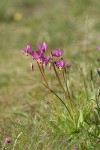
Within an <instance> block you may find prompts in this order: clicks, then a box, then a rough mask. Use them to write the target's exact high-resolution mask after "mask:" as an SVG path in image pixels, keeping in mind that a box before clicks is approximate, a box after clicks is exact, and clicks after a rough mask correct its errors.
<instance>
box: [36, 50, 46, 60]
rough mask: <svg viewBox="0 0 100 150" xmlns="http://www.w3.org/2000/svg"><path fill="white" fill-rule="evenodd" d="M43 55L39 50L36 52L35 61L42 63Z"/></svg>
mask: <svg viewBox="0 0 100 150" xmlns="http://www.w3.org/2000/svg"><path fill="white" fill-rule="evenodd" d="M43 57H44V56H43V54H42V53H41V52H39V51H38V50H36V51H35V52H34V59H35V60H36V61H38V62H41V61H42V59H43Z"/></svg>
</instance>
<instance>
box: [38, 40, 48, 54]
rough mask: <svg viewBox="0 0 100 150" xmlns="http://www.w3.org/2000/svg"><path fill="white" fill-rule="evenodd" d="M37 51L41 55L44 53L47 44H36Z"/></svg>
mask: <svg viewBox="0 0 100 150" xmlns="http://www.w3.org/2000/svg"><path fill="white" fill-rule="evenodd" d="M38 49H39V50H40V51H41V53H44V52H46V49H47V44H46V43H45V42H44V43H43V45H42V44H40V43H38Z"/></svg>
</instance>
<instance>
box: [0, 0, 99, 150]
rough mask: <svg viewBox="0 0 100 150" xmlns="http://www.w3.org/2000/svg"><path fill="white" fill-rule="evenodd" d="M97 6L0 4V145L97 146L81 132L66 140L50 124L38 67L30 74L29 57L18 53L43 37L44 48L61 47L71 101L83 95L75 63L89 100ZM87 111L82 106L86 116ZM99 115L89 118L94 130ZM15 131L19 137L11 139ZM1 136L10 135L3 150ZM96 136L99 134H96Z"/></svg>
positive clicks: (95, 63) (81, 1) (43, 148)
mask: <svg viewBox="0 0 100 150" xmlns="http://www.w3.org/2000/svg"><path fill="white" fill-rule="evenodd" d="M99 6H100V1H99V0H95V1H94V0H76V1H73V0H62V1H61V0H55V1H54V0H29V1H27V0H21V1H20V0H17V1H13V0H9V1H8V0H3V1H2V2H0V148H1V149H7V150H11V149H13V150H14V149H15V150H22V149H24V150H66V149H68V150H72V149H73V148H74V147H79V150H81V149H82V150H85V149H86V150H94V149H95V150H99V146H100V144H99V142H100V141H99V142H97V143H96V142H94V143H93V142H92V143H93V145H91V142H90V141H89V142H88V143H86V140H87V141H88V138H89V137H88V135H85V136H83V134H82V133H80V135H78V136H77V138H75V139H74V140H71V138H72V135H71V137H70V138H69V136H68V134H67V133H66V132H65V131H66V129H64V130H62V128H61V131H60V132H59V130H60V128H58V126H59V125H58V124H59V123H58V124H54V125H53V126H52V125H51V124H53V122H56V123H57V120H56V119H55V118H56V117H54V115H55V113H54V108H53V106H52V103H51V101H50V97H49V94H48V91H47V90H45V88H44V87H43V85H41V83H40V81H41V77H40V73H39V71H38V68H37V67H36V66H35V71H34V72H32V71H31V68H30V63H31V59H29V57H25V56H24V55H22V54H21V49H25V48H26V45H27V43H28V42H30V43H31V45H32V46H33V49H36V47H37V43H38V42H41V43H43V42H44V41H45V42H46V43H47V44H48V46H49V47H48V51H50V50H54V49H55V48H61V49H64V52H65V55H64V58H65V59H67V60H68V61H69V62H70V64H71V69H70V81H71V83H72V87H71V88H73V91H74V93H75V96H76V97H75V100H77V99H78V100H79V99H81V100H82V99H83V100H84V99H85V98H86V97H85V96H84V93H82V92H81V89H82V88H83V85H84V83H82V82H83V81H82V79H81V75H80V71H79V67H81V68H82V70H83V72H84V74H85V81H86V85H87V92H90V93H89V94H88V95H89V96H90V97H92V98H94V97H95V94H94V93H97V92H98V90H99V86H100V71H99V68H100V51H98V50H97V49H96V48H97V47H98V46H99V45H100V33H99V32H100V20H99V14H100V9H99ZM91 66H92V67H91ZM91 68H92V72H93V82H94V91H95V92H93V94H91V93H92V91H91V90H90V76H89V74H91ZM47 74H48V75H47V76H48V80H49V84H50V85H51V86H53V89H56V90H58V92H59V86H58V83H56V81H55V77H54V74H53V72H51V73H50V72H49V71H48V72H47ZM92 98H91V99H92ZM99 98H100V97H99ZM99 98H98V99H99ZM94 99H95V98H94ZM81 103H82V102H81ZM85 103H86V104H85ZM87 104H88V105H89V104H90V105H92V106H89V108H88V109H95V107H96V106H95V104H93V103H92V104H91V102H89V101H88V102H87V101H86V100H84V103H82V105H81V107H82V106H83V105H87ZM98 107H99V106H98ZM84 113H85V112H84ZM91 113H92V112H90V110H87V114H89V115H90V114H91ZM95 117H96V116H95ZM95 117H94V118H95ZM99 117H100V116H99ZM99 119H100V118H99ZM99 119H98V120H97V122H95V121H94V120H95V119H94V120H93V118H92V120H93V121H94V122H93V126H92V127H93V128H95V125H97V128H98V129H97V130H98V131H99V129H100V126H98V124H99V125H100V120H99ZM50 120H51V124H50V122H49V121H50ZM52 121H53V122H52ZM91 124H92V122H91ZM92 127H91V128H92ZM86 129H87V130H89V128H86ZM91 130H92V129H91ZM93 131H94V130H93ZM98 131H97V132H98ZM95 134H96V133H95ZM18 135H19V136H20V137H19V138H18V139H17V137H18ZM73 136H74V135H73ZM6 137H11V143H9V144H7V145H6V148H4V147H5V141H4V140H5V138H6ZM98 137H99V138H100V135H99V133H98ZM96 138H97V137H96ZM72 139H73V138H72ZM92 140H94V139H92ZM16 141H17V142H16Z"/></svg>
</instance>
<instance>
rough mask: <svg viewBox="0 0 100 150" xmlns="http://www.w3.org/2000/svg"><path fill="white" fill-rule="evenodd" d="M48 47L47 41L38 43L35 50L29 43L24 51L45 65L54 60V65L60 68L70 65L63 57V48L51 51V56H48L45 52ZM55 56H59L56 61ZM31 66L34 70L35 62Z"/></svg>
mask: <svg viewBox="0 0 100 150" xmlns="http://www.w3.org/2000/svg"><path fill="white" fill-rule="evenodd" d="M47 47H48V45H47V44H46V43H45V42H44V43H43V44H41V43H38V48H37V50H35V51H33V50H32V49H31V45H30V44H28V45H27V47H26V49H25V50H22V53H23V54H26V55H27V56H28V55H30V56H31V57H32V59H33V60H36V61H37V62H38V63H39V64H40V65H42V66H43V67H47V65H48V64H49V65H50V64H51V63H52V62H54V65H55V66H57V67H58V68H59V70H62V69H63V68H64V67H65V66H67V65H68V62H67V61H64V60H63V59H62V55H63V53H64V51H63V50H61V49H57V50H54V51H52V52H50V57H46V56H45V52H46V50H47ZM54 57H57V58H59V60H57V61H54ZM31 67H32V70H34V69H33V68H34V67H33V64H31Z"/></svg>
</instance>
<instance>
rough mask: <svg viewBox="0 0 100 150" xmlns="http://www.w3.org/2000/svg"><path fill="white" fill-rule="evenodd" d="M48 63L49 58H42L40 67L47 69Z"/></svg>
mask: <svg viewBox="0 0 100 150" xmlns="http://www.w3.org/2000/svg"><path fill="white" fill-rule="evenodd" d="M50 61H51V58H46V57H43V58H42V65H43V67H47V65H48V64H49V63H50Z"/></svg>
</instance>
